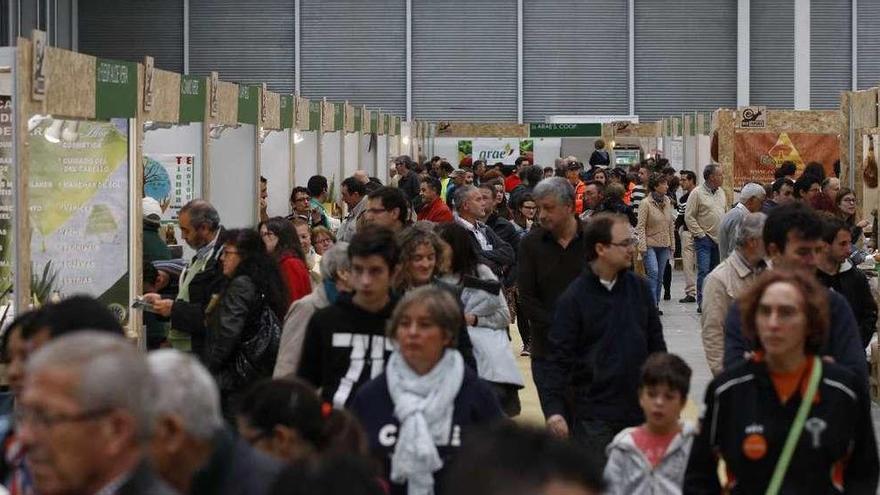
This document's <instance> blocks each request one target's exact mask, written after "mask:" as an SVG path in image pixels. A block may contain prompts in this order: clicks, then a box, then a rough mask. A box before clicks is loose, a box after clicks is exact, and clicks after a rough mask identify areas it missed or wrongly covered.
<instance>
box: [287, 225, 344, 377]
mask: <svg viewBox="0 0 880 495" xmlns="http://www.w3.org/2000/svg"><path fill="white" fill-rule="evenodd" d="M350 267H351V264H350V261H349V259H348V243H347V242H337V243H336V244H334V245H333V247H331V248H330V249H329V250H327V251H326V252H325V253H324V256H323V257H321V278H322V279H323V283H322V284H321V285H316V286H315V287H314V288H313V289H312V293H311V294H309V295H307V296H306V297H303V298H301V299H298V300H296V301H294V302H293V304H291V305H290V308H289V309H288V310H287V316H286V317H285V318H284V328H283V329H282V332H281V343H280V344H279V346H278V358H277V359H276V360H275V371H274V372H273V373H272V376H274V377H275V378H281V377H284V376H287V375H291V374H293V373H296V370H297V369H299V363H300V358H301V357H302V348H303V341H304V340H305V337H306V328H307V327H308V324H309V320H311V319H312V315H313V314H315V312H316V311H318V310H319V309H322V308H326V307H328V306H330V305H331V304H333V303H335V302H336V298H337V297H339V294H340V293H342V292H351V291H352V286H351V284H350V283H349V280H348V275H349V268H350Z"/></svg>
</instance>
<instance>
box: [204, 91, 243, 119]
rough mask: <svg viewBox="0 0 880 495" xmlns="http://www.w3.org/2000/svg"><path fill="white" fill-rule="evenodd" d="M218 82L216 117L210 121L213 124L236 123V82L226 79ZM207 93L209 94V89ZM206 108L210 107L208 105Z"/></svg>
mask: <svg viewBox="0 0 880 495" xmlns="http://www.w3.org/2000/svg"><path fill="white" fill-rule="evenodd" d="M209 84H210V83H209ZM219 84H220V85H219V86H217V100H218V105H217V106H218V108H217V117H216V118H214V119H212V122H213V123H215V124H226V125H235V124H237V123H238V84H235V83H231V82H226V81H220V83H219ZM208 94H209V95H210V94H211V92H210V89H209V90H208ZM208 108H210V105H209V106H208ZM209 114H210V112H209Z"/></svg>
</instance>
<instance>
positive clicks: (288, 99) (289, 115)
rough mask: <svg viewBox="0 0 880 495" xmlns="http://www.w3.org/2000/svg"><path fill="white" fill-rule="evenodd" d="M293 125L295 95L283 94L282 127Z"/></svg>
mask: <svg viewBox="0 0 880 495" xmlns="http://www.w3.org/2000/svg"><path fill="white" fill-rule="evenodd" d="M292 127H293V95H281V128H282V129H290V128H292Z"/></svg>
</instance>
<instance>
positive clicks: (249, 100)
mask: <svg viewBox="0 0 880 495" xmlns="http://www.w3.org/2000/svg"><path fill="white" fill-rule="evenodd" d="M259 108H260V86H257V85H256V84H240V85H239V86H238V121H239V122H241V123H242V124H253V125H257V123H258V122H259V120H258V118H259V112H258V110H259Z"/></svg>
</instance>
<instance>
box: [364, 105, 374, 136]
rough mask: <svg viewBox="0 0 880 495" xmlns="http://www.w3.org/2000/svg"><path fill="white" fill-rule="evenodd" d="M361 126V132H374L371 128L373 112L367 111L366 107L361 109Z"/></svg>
mask: <svg viewBox="0 0 880 495" xmlns="http://www.w3.org/2000/svg"><path fill="white" fill-rule="evenodd" d="M361 124H362V127H361V130H363V131H364V133H366V134H369V133H372V132H375V129H374V128H373V112H371V111H369V110H367V107H363V110H361Z"/></svg>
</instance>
